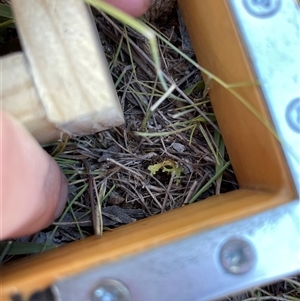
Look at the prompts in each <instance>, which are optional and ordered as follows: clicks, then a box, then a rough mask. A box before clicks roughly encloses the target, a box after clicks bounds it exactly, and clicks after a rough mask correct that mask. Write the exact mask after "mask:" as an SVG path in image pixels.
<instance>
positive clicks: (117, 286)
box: [91, 279, 132, 301]
mask: <svg viewBox="0 0 300 301" xmlns="http://www.w3.org/2000/svg"><path fill="white" fill-rule="evenodd" d="M91 300H92V301H132V299H131V295H130V292H129V290H128V288H127V287H126V286H125V285H124V284H123V283H121V282H120V281H118V280H115V279H103V280H102V281H101V282H100V283H99V284H98V286H97V287H96V288H95V289H94V291H93V293H92V299H91Z"/></svg>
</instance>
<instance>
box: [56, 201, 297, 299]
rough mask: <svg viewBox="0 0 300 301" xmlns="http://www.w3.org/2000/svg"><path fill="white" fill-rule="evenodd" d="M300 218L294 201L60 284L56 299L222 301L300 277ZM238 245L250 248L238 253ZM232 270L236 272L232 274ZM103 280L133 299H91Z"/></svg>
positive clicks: (109, 297)
mask: <svg viewBox="0 0 300 301" xmlns="http://www.w3.org/2000/svg"><path fill="white" fill-rule="evenodd" d="M299 217H300V204H299V201H295V202H293V203H290V204H288V205H285V206H281V207H279V208H276V209H274V210H270V211H267V212H264V213H261V214H258V215H256V216H253V217H251V218H248V219H246V220H241V221H238V222H235V223H232V224H230V225H225V226H222V227H220V228H218V229H214V230H211V231H207V232H205V233H201V234H198V235H194V236H192V237H189V238H186V239H184V240H181V241H178V242H175V243H172V244H169V245H166V246H162V247H159V248H156V249H153V250H151V251H148V252H146V253H143V254H140V255H137V256H133V257H129V258H125V259H123V260H120V261H118V262H116V263H113V264H108V265H104V266H99V267H96V268H95V269H93V270H90V271H87V272H85V273H83V274H80V275H77V276H75V277H72V278H68V279H63V280H60V281H58V282H57V283H56V284H55V285H54V291H55V294H56V296H57V300H61V301H69V300H72V301H88V300H92V301H94V300H96V301H104V300H105V301H122V300H123V301H127V300H132V301H156V300H160V301H170V300H172V301H200V300H210V299H214V298H219V297H221V296H224V295H228V294H232V293H234V292H236V291H239V290H244V289H247V288H250V287H253V286H256V285H261V284H262V283H266V282H269V281H273V280H275V279H278V278H279V277H281V276H286V275H291V274H294V273H299V271H300V227H299V220H300V219H299ZM236 241H240V242H242V244H246V245H247V247H246V248H243V247H242V248H240V247H237V248H236V247H235V245H234V242H236ZM228 242H229V245H230V243H231V244H232V242H233V247H232V249H231V250H230V248H228ZM224 246H225V251H224V248H223V247H224ZM226 248H227V250H226ZM222 250H223V251H222ZM230 265H231V266H236V268H235V269H233V270H230V269H228V266H230ZM239 267H241V269H240V270H239ZM240 272H241V273H240ZM104 280H105V281H111V280H117V281H120V283H123V284H124V286H125V287H126V288H128V290H129V292H130V295H131V298H129V299H128V298H127V297H126V298H125V297H124V298H123V299H122V298H121V297H119V298H115V299H113V297H112V296H110V294H109V292H106V293H107V296H106V299H105V298H103V299H101V298H98V299H97V298H94V299H92V296H93V293H94V291H95V290H96V289H97V287H98V286H99V285H101V282H102V281H104ZM104 287H105V285H104ZM100 291H101V292H102V290H100Z"/></svg>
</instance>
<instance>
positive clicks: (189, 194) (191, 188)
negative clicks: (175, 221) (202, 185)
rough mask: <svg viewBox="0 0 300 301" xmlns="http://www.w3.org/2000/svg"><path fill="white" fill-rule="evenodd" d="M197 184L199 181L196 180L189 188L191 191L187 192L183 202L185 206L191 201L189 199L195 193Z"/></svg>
mask: <svg viewBox="0 0 300 301" xmlns="http://www.w3.org/2000/svg"><path fill="white" fill-rule="evenodd" d="M197 185H198V182H197V181H194V182H193V184H192V186H191V187H190V189H189V192H188V194H187V196H186V198H185V200H184V202H183V206H184V205H186V204H188V203H189V199H190V198H191V196H192V194H193V193H194V191H195V189H196V187H197Z"/></svg>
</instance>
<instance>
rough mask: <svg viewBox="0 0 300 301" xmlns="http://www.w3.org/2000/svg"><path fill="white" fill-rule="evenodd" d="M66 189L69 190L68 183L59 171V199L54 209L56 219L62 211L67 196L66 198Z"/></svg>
mask: <svg viewBox="0 0 300 301" xmlns="http://www.w3.org/2000/svg"><path fill="white" fill-rule="evenodd" d="M68 191H69V183H68V180H67V178H66V177H65V176H64V174H63V173H61V180H60V196H59V201H58V203H57V207H56V209H55V213H54V218H55V219H57V218H58V217H59V216H60V215H61V214H62V212H63V210H64V208H65V206H66V202H67V198H68Z"/></svg>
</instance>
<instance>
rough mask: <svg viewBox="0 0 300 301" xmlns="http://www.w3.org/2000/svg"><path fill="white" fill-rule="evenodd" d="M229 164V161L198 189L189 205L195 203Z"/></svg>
mask: <svg viewBox="0 0 300 301" xmlns="http://www.w3.org/2000/svg"><path fill="white" fill-rule="evenodd" d="M230 164H231V163H230V161H228V162H227V163H226V164H224V166H223V167H222V168H221V169H220V170H219V172H218V173H216V174H215V175H214V176H213V177H212V178H211V179H210V180H209V181H208V182H207V183H206V184H205V185H204V186H203V187H202V188H201V189H199V191H198V192H197V193H196V194H195V195H194V196H193V197H192V199H191V200H190V202H189V203H190V204H191V203H194V202H195V201H197V199H198V198H199V197H200V195H201V194H202V193H203V192H205V191H206V190H207V189H208V188H209V186H210V185H211V184H212V183H213V182H214V181H215V180H217V179H218V178H219V177H220V176H221V175H222V174H223V172H224V171H225V170H226V169H227V168H228V167H229V165H230Z"/></svg>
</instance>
